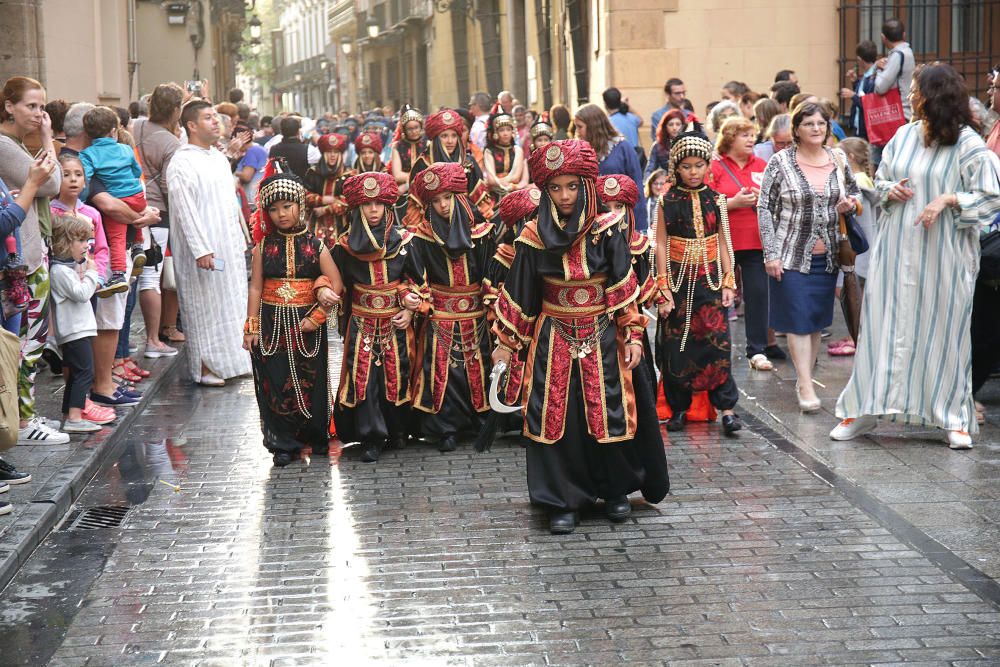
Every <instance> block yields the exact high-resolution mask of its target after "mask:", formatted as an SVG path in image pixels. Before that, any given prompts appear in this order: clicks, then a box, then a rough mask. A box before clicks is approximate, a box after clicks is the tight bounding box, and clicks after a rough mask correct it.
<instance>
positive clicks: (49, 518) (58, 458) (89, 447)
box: [0, 308, 184, 589]
mask: <svg viewBox="0 0 1000 667" xmlns="http://www.w3.org/2000/svg"><path fill="white" fill-rule="evenodd" d="M133 322H134V326H133V328H132V336H131V340H132V342H133V344H135V343H136V342H139V343H142V342H144V341H145V337H146V333H145V329H144V328H143V327H142V314H141V313H140V312H139V309H138V308H136V311H135V315H134V316H133ZM141 349H142V348H141V347H140V352H139V353H138V354H136V355H135V358H136V359H137V360H139V362H140V364H141V365H142V367H143V368H145V369H147V370H149V371H152V375H150V376H149V377H148V378H146V380H144V381H143V382H141V383H140V384H139V385H138V387H137V388H138V389H139V390H140V391H142V392H143V398H142V402H141V403H139V404H138V405H136V406H135V407H127V408H117V412H118V419H117V420H116V421H114V422H112V423H111V424H109V425H108V426H106V427H105V428H103V429H101V430H100V431H99V432H97V433H94V434H86V435H73V436H72V437H71V440H70V442H69V444H66V445H44V444H32V445H17V446H15V447H14V448H13V449H10V450H8V451H6V452H3V454H2V456H3V458H4V459H5V460H6V461H9V462H10V463H12V464H13V465H14V466H15V467H16V468H17V469H18V470H20V471H22V472H27V473H31V478H32V479H31V482H29V483H28V484H20V485H17V486H15V485H11V487H10V492H9V493H5V494H3V497H2V499H3V500H5V501H7V502H9V503H11V505H12V506H13V508H14V511H13V512H12V513H10V514H8V515H6V516H2V517H0V589H3V587H5V586H6V585H7V584H8V583H9V582H10V580H11V579H12V578H13V577H14V575H15V574H16V573H17V570H18V568H19V567H20V566H21V565H22V564H23V563H24V561H25V560H26V559H27V558H28V556H29V555H31V552H32V551H34V549H35V547H36V546H38V544H39V543H40V542H41V541H42V540H43V539H44V538H45V536H46V535H48V534H49V532H50V531H51V530H52V529H53V528H54V527H55V526H56V525H57V524H58V522H59V521H60V520H61V519H62V518H63V516H65V515H66V512H67V511H68V510H69V508H70V506H71V505H72V504H73V502H74V501H75V500H76V499H77V498H78V497H79V496H80V493H81V492H82V491H83V489H84V487H85V486H86V485H87V483H88V482H89V481H90V479H91V478H92V477H93V476H94V474H95V473H96V472H97V471H98V469H99V468H100V467H101V464H102V463H104V461H105V460H106V459H107V458H108V456H110V454H111V453H112V452H113V451H114V449H115V446H116V444H117V443H118V442H119V441H121V440H122V439H123V438H125V437H128V434H129V430H130V428H131V425H132V423H133V422H134V421H135V418H136V416H137V413H139V412H141V411H142V409H143V408H144V407H145V405H146V404H147V403H148V402H149V401H150V400H151V399H152V398H153V397H154V396H155V394H156V392H157V390H158V389H159V388H160V386H161V385H162V384H163V383H164V381H165V380H167V379H168V378H169V376H170V375H172V371H173V370H174V368H175V365H176V362H177V361H178V360H179V359H180V358H181V357H182V356H183V354H184V353H183V352H181V354H179V355H177V356H174V357H171V358H161V359H143V358H142V352H141ZM62 392H63V380H62V376H59V377H57V376H55V375H53V374H52V372H51V371H50V370H49V369H48V367H45V368H43V369H42V370H41V371H39V373H38V376H37V378H36V381H35V396H36V401H37V405H38V413H39V414H40V415H42V416H43V417H47V418H49V419H57V418H60V417H61V415H60V412H61V407H62Z"/></svg>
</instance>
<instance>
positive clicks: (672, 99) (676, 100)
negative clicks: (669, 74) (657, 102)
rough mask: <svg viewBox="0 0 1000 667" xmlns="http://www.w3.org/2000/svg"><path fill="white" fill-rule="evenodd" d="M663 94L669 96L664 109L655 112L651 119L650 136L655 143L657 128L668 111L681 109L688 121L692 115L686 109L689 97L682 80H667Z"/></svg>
mask: <svg viewBox="0 0 1000 667" xmlns="http://www.w3.org/2000/svg"><path fill="white" fill-rule="evenodd" d="M663 92H664V94H665V95H666V96H667V102H666V104H664V105H663V106H662V107H660V108H659V109H657V110H656V111H654V112H653V115H652V117H651V118H650V123H652V125H651V126H650V128H649V134H650V136H652V137H653V141H654V142H655V141H656V128H657V127H659V125H660V119H661V118H663V117H664V116H665V115H666V114H667V112H668V111H670V110H671V109H680V110H681V111H683V112H684V118H685V119H686V118H687V117H688V116H690V115H691V112H690V111H688V110H687V109H685V108H684V99H685V98H686V97H687V90H686V89H685V88H684V82H683V81H681V80H680V79H678V78H676V77H674V78H670V79H667V82H666V83H665V84H663Z"/></svg>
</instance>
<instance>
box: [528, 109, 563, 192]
mask: <svg viewBox="0 0 1000 667" xmlns="http://www.w3.org/2000/svg"><path fill="white" fill-rule="evenodd" d="M553 135H555V130H554V129H553V127H552V123H550V122H549V114H548V112H545V111H543V112H542V113H541V114H540V115H539V116H538V118H536V119H535V122H533V123H532V124H531V127H530V128H528V139H529V146H528V147H527V150H526V151H525V153H526V156H525V159H526V160H527V158H528V157H531V153H532V152H533V151H537V150H538V149H539V148H543V147H545V146H547V145H549V143H550V142H551V141H552V137H553ZM528 171H529V170H528V169H525V170H524V174H522V178H525V179H526V178H527V177H528Z"/></svg>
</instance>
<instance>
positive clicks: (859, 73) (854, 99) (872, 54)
mask: <svg viewBox="0 0 1000 667" xmlns="http://www.w3.org/2000/svg"><path fill="white" fill-rule="evenodd" d="M854 55H855V56H857V59H858V63H857V66H856V67H854V68H852V69H850V70H848V72H847V79H848V82H849V83H850V84H851V87H850V88H841V89H840V96H841V97H842V98H843V99H845V100H851V113H850V115H849V118H850V123H849V126H850V128H851V129H852V130H854V134H855V135H857V136H859V137H861V138H862V139H865V140H867V139H868V133H867V132H866V130H865V113H864V109H863V108H862V107H861V98H862V97H864V96H865V95H868V94H870V93H872V92H874V90H875V74H876V73H877V72H878V68H877V67H875V61H876V60H878V47H877V46H875V42H873V41H871V40H870V39H866V40H865V41H863V42H861V43H860V44H858V46H857V48H856V49H854Z"/></svg>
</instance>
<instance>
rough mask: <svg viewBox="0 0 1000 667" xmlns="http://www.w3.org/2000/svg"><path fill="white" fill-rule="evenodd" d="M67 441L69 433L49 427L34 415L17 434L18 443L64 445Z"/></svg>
mask: <svg viewBox="0 0 1000 667" xmlns="http://www.w3.org/2000/svg"><path fill="white" fill-rule="evenodd" d="M68 442H69V435H68V434H66V433H60V432H59V431H57V430H55V429H53V428H49V427H48V426H46V425H45V424H44V423H42V420H41V419H39V418H38V417H35V418H34V419H32V420H31V421H29V422H28V425H27V426H25V427H24V428H22V429H21V430H20V431H19V432H18V435H17V444H19V445H38V444H44V445H65V444H67V443H68Z"/></svg>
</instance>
